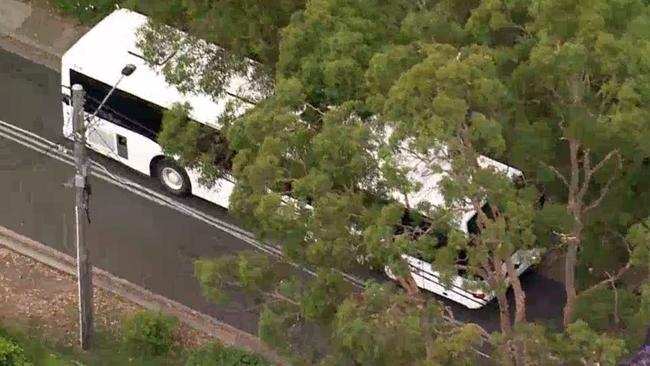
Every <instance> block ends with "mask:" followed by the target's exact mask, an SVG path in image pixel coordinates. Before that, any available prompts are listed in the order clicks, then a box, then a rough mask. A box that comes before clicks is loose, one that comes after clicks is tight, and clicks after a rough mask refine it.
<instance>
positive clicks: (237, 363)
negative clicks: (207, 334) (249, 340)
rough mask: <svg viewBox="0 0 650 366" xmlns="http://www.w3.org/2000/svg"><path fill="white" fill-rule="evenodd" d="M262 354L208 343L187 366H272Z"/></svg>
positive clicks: (190, 359) (196, 352)
mask: <svg viewBox="0 0 650 366" xmlns="http://www.w3.org/2000/svg"><path fill="white" fill-rule="evenodd" d="M270 365H271V364H270V363H269V362H268V361H267V360H266V359H264V358H263V357H262V356H260V355H257V354H254V353H249V352H246V351H242V350H240V349H237V348H233V347H224V346H223V345H221V344H220V343H216V342H215V343H208V344H205V345H203V347H201V348H199V349H198V350H197V351H195V352H194V353H193V354H192V355H191V356H190V357H189V359H188V360H187V363H185V366H270Z"/></svg>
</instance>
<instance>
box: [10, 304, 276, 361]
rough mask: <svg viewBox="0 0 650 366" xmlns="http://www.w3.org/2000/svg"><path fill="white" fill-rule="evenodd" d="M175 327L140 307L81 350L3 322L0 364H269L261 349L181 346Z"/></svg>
mask: <svg viewBox="0 0 650 366" xmlns="http://www.w3.org/2000/svg"><path fill="white" fill-rule="evenodd" d="M175 331H176V320H175V319H174V318H169V317H166V316H164V315H161V314H159V313H156V312H149V311H145V312H141V313H136V314H135V315H134V316H133V317H132V318H129V319H127V320H126V321H125V322H124V324H122V331H121V334H118V335H117V336H116V334H115V333H114V332H113V331H110V332H109V331H107V330H100V331H99V332H98V333H97V338H96V340H95V343H94V345H93V348H92V350H91V351H89V352H81V351H79V350H78V349H77V348H75V347H62V346H57V345H55V344H54V343H52V340H49V339H43V338H41V337H39V336H38V335H35V334H28V333H27V332H25V330H21V329H18V328H16V327H5V326H0V366H69V365H93V366H95V365H97V366H101V365H105V366H122V365H133V366H167V365H169V366H179V365H185V366H270V363H268V362H267V361H266V360H265V359H264V358H263V357H261V356H259V355H255V354H252V353H249V352H245V351H242V350H239V349H236V348H232V347H226V346H223V345H221V344H219V343H218V342H208V343H206V344H204V345H202V346H201V347H199V348H197V349H195V350H186V349H180V348H179V347H178V346H177V345H176V344H175V340H174V333H175ZM120 335H121V337H120Z"/></svg>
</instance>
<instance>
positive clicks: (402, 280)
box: [397, 273, 420, 296]
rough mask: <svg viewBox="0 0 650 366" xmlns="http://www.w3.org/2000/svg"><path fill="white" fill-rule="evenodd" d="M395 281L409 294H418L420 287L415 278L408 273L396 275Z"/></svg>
mask: <svg viewBox="0 0 650 366" xmlns="http://www.w3.org/2000/svg"><path fill="white" fill-rule="evenodd" d="M397 282H398V283H399V285H400V286H402V288H403V289H404V291H406V293H407V294H409V295H410V296H415V295H419V294H420V288H419V287H418V285H417V283H415V280H414V279H413V276H412V275H411V274H410V273H409V274H408V275H406V276H404V277H397Z"/></svg>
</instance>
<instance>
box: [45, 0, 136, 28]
mask: <svg viewBox="0 0 650 366" xmlns="http://www.w3.org/2000/svg"><path fill="white" fill-rule="evenodd" d="M50 2H51V3H52V5H53V6H54V7H55V8H56V9H57V10H58V11H59V12H61V13H62V14H63V15H67V16H71V17H73V18H75V19H76V20H78V21H79V22H81V23H82V24H86V25H93V24H95V23H97V22H99V21H100V20H101V19H102V18H103V17H105V16H106V15H108V14H109V13H110V12H111V11H113V10H115V9H117V8H119V6H120V5H121V4H122V3H123V2H124V0H50Z"/></svg>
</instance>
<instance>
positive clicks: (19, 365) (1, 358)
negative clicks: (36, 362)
mask: <svg viewBox="0 0 650 366" xmlns="http://www.w3.org/2000/svg"><path fill="white" fill-rule="evenodd" d="M0 366H31V363H29V362H27V358H25V352H24V351H23V349H22V347H20V346H19V345H17V344H16V343H14V342H13V341H11V340H9V339H7V338H4V337H1V336H0Z"/></svg>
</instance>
